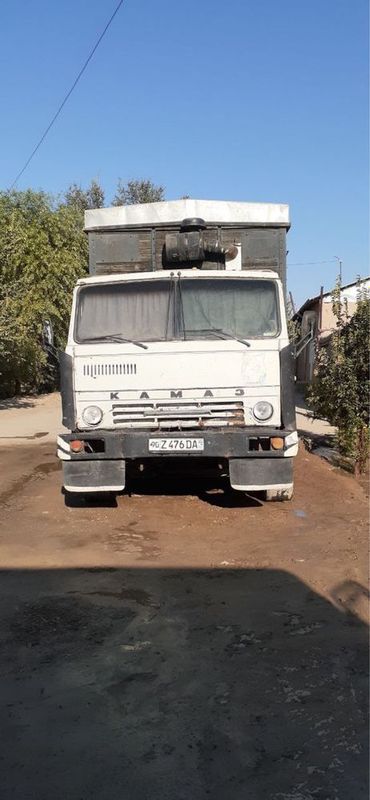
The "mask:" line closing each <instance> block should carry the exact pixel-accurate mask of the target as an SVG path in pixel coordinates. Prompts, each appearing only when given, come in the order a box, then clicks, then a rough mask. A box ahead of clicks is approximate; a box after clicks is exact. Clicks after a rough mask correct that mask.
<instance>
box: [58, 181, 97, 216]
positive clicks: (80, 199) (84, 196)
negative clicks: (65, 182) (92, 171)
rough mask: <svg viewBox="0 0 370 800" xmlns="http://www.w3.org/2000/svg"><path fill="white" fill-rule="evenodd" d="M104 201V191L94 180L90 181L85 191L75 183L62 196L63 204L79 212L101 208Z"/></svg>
mask: <svg viewBox="0 0 370 800" xmlns="http://www.w3.org/2000/svg"><path fill="white" fill-rule="evenodd" d="M104 200H105V196H104V190H103V189H102V187H101V186H100V184H99V183H98V182H97V181H96V180H95V179H93V180H92V181H91V183H90V186H88V187H87V189H82V187H81V186H78V184H77V183H72V184H71V185H70V186H69V187H68V189H67V191H66V192H65V194H64V202H65V204H66V205H67V206H71V207H72V208H76V209H77V210H79V211H86V209H88V208H103V206H104Z"/></svg>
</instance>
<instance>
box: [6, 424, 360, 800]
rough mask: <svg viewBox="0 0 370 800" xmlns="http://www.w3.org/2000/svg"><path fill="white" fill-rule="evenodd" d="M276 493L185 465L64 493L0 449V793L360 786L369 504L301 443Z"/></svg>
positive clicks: (318, 799)
mask: <svg viewBox="0 0 370 800" xmlns="http://www.w3.org/2000/svg"><path fill="white" fill-rule="evenodd" d="M297 462H298V463H297V469H296V486H297V490H296V495H295V498H294V500H293V501H292V502H291V503H284V504H277V505H271V504H266V505H265V504H264V503H263V502H261V501H260V500H253V499H252V498H244V497H243V496H241V495H238V494H230V493H228V492H224V491H223V488H222V486H215V485H214V484H213V483H212V481H211V482H209V483H208V484H207V483H205V484H201V483H200V482H199V479H198V477H197V475H196V474H194V473H193V474H190V475H189V476H188V477H187V478H184V477H183V476H179V475H174V474H173V473H172V471H171V473H169V474H167V475H166V476H162V478H158V479H157V480H156V482H155V483H152V482H151V481H148V479H146V480H144V478H143V479H142V482H141V483H139V482H138V481H137V480H136V482H131V485H130V487H129V489H130V494H129V495H126V496H123V497H119V498H118V501H117V504H116V505H115V504H112V505H107V506H106V507H102V506H100V507H99V506H92V507H88V506H86V505H84V504H83V503H81V502H80V504H76V506H75V507H71V506H67V505H65V500H64V497H63V495H62V494H61V475H60V472H59V464H58V463H57V461H56V459H55V456H54V446H53V444H52V443H51V442H47V443H45V444H43V443H42V439H40V442H39V443H38V442H35V441H32V442H24V443H21V444H19V443H18V445H17V446H16V447H13V446H9V444H8V443H6V442H5V443H3V446H2V447H0V469H1V474H2V475H3V476H4V477H3V483H2V488H1V489H0V505H1V519H0V558H1V564H2V574H1V586H0V600H1V606H0V608H1V612H0V617H1V619H0V636H1V685H0V700H1V729H0V739H1V746H0V752H1V758H2V768H1V774H0V795H1V798H2V800H10V799H11V800H90V798H92V799H94V800H116V799H117V800H118V799H119V800H121V798H122V800H123V799H124V800H167V799H168V800H205V799H206V798H208V797H209V798H212V800H229V799H230V800H365V798H367V797H368V787H367V752H366V751H367V744H366V702H367V625H366V618H365V613H366V606H365V589H364V587H365V586H366V584H367V575H366V564H367V553H366V551H367V547H366V540H367V526H366V517H367V504H366V498H365V496H364V494H363V491H362V489H361V487H360V486H358V485H357V483H356V482H355V481H354V480H353V479H352V478H351V477H350V476H346V475H344V474H341V473H338V472H337V471H336V470H334V469H333V468H332V467H330V466H329V465H328V464H326V463H325V462H323V461H321V460H320V459H319V458H318V457H317V456H315V455H312V454H308V453H306V452H305V451H304V450H301V452H300V455H299V458H298V459H297Z"/></svg>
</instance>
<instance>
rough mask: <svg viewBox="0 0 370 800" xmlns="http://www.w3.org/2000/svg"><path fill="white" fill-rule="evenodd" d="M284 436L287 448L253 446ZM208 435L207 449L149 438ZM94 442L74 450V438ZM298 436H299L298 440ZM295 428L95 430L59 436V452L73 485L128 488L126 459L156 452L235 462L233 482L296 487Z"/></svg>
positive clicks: (90, 488)
mask: <svg viewBox="0 0 370 800" xmlns="http://www.w3.org/2000/svg"><path fill="white" fill-rule="evenodd" d="M273 436H278V437H282V438H284V440H285V439H287V446H285V447H284V449H282V450H259V451H256V450H254V449H251V448H252V446H253V440H254V441H255V440H256V439H258V438H259V439H260V438H263V437H270V438H271V437H273ZM193 437H196V438H199V437H201V438H202V439H204V450H203V451H199V452H198V451H190V452H187V451H182V452H181V453H180V452H179V451H178V450H174V451H165V452H161V451H158V452H157V451H155V452H150V451H149V439H153V438H156V439H166V438H167V439H189V438H193ZM75 439H79V440H83V441H84V442H86V443H87V444H88V442H89V440H90V441H91V446H93V445H94V443H96V442H97V441H98V442H99V443H100V448H102V449H101V451H100V452H86V451H84V452H80V453H73V452H72V451H71V449H70V444H69V443H70V442H71V441H72V440H75ZM292 439H293V441H292ZM294 440H295V441H294ZM297 441H298V439H297V436H296V434H295V432H292V431H288V430H286V431H284V430H281V429H273V428H262V427H256V428H248V430H232V431H225V430H215V431H211V430H207V431H197V432H195V431H191V432H186V433H183V432H176V434H175V433H173V432H172V433H171V432H165V433H163V432H161V433H155V432H152V431H150V432H149V431H145V432H144V431H128V432H126V431H124V432H123V431H102V430H99V431H97V430H96V431H89V432H81V431H79V432H78V433H77V432H76V433H70V434H62V435H61V436H58V440H57V443H58V456H59V458H60V459H61V460H62V461H63V473H64V485H65V488H66V489H67V490H69V491H81V492H89V491H91V492H93V491H95V492H96V491H122V490H123V489H124V487H125V464H126V461H128V460H129V461H130V460H136V459H148V458H150V459H152V458H153V459H156V458H163V457H166V458H173V457H177V458H178V457H179V455H181V457H182V458H189V457H192V458H197V457H201V458H203V459H204V458H206V459H207V458H209V459H226V460H228V462H229V473H230V483H231V485H232V486H233V487H234V488H236V489H242V490H243V491H244V490H248V489H249V490H257V489H272V488H275V487H277V488H279V489H280V488H290V487H291V486H292V484H293V477H292V475H293V467H292V464H293V461H292V456H294V455H296V452H297V447H298V444H297Z"/></svg>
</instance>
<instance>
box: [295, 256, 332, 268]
mask: <svg viewBox="0 0 370 800" xmlns="http://www.w3.org/2000/svg"><path fill="white" fill-rule="evenodd" d="M334 263H335V258H329V260H328V261H295V262H292V261H289V266H290V267H309V266H312V265H313V264H334Z"/></svg>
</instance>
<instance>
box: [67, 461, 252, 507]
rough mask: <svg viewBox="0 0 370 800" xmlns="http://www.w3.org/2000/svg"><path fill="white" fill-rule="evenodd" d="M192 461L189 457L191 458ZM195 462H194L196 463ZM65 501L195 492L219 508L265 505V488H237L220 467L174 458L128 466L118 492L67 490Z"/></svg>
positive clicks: (81, 503) (104, 501)
mask: <svg viewBox="0 0 370 800" xmlns="http://www.w3.org/2000/svg"><path fill="white" fill-rule="evenodd" d="M189 462H190V459H189ZM193 462H195V463H193ZM62 491H63V494H64V498H65V504H66V505H67V506H69V507H73V508H76V507H86V506H88V507H89V506H98V507H101V508H114V507H117V506H118V503H117V498H119V497H120V496H125V495H126V496H129V497H130V496H131V495H144V496H148V497H151V496H158V497H163V496H165V497H183V496H189V495H190V496H196V497H198V498H199V499H200V500H202V501H203V502H205V503H208V504H209V505H213V506H217V507H218V508H256V507H260V506H263V505H264V495H263V492H253V494H247V493H246V492H238V491H234V490H233V489H232V488H231V486H230V483H229V479H228V477H226V476H225V475H220V474H219V471H217V469H208V470H205V469H199V466H198V469H197V463H196V460H192V463H191V464H190V463H189V465H188V466H184V463H183V462H182V463H181V464H179V463H176V464H175V459H172V460H168V461H167V462H164V461H163V462H162V463H161V465H160V469H159V468H158V467H157V468H155V466H147V467H146V468H145V470H144V471H143V472H140V471H139V470H138V469H137V467H136V466H130V465H128V467H127V472H126V488H125V490H124V492H120V493H118V494H113V493H111V494H107V495H104V494H103V493H102V494H100V495H96V496H91V497H89V495H88V494H86V495H79V493H75V494H73V493H68V492H65V491H64V490H62Z"/></svg>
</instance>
